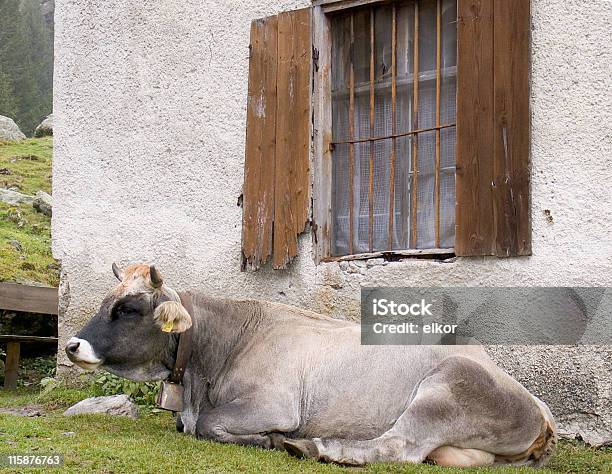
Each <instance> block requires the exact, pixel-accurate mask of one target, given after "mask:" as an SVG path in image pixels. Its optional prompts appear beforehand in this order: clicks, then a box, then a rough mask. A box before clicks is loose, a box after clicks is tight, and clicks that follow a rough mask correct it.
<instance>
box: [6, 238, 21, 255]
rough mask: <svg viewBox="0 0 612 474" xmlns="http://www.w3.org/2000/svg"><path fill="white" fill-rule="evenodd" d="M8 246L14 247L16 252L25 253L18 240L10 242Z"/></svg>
mask: <svg viewBox="0 0 612 474" xmlns="http://www.w3.org/2000/svg"><path fill="white" fill-rule="evenodd" d="M8 244H9V245H10V246H11V247H13V248H14V249H15V250H17V252H23V247H22V245H21V242H19V241H18V240H9V241H8Z"/></svg>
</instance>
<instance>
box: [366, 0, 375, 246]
mask: <svg viewBox="0 0 612 474" xmlns="http://www.w3.org/2000/svg"><path fill="white" fill-rule="evenodd" d="M374 20H375V13H374V7H372V8H370V137H372V136H373V135H374V125H375V114H374V112H375V111H374V106H375V104H374V81H375V79H376V76H375V71H374V68H375V61H374V60H375V58H374V55H375V50H374V46H375V38H374ZM368 205H369V211H370V216H369V222H368V248H369V250H370V252H372V251H373V249H374V143H370V183H369V188H368Z"/></svg>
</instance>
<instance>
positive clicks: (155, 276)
mask: <svg viewBox="0 0 612 474" xmlns="http://www.w3.org/2000/svg"><path fill="white" fill-rule="evenodd" d="M150 274H151V286H152V287H153V288H160V287H161V286H162V285H163V284H164V279H163V278H162V276H161V275H160V274H159V272H158V271H157V270H156V269H155V266H154V265H151V268H150Z"/></svg>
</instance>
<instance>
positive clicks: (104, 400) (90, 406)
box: [64, 395, 138, 418]
mask: <svg viewBox="0 0 612 474" xmlns="http://www.w3.org/2000/svg"><path fill="white" fill-rule="evenodd" d="M92 413H99V414H103V415H114V416H127V417H130V418H138V406H137V405H136V404H135V403H134V402H133V401H132V399H131V398H130V397H128V396H127V395H112V396H110V397H93V398H86V399H85V400H81V401H80V402H79V403H77V404H76V405H73V406H71V407H70V408H68V410H66V411H65V412H64V415H65V416H73V415H87V414H92Z"/></svg>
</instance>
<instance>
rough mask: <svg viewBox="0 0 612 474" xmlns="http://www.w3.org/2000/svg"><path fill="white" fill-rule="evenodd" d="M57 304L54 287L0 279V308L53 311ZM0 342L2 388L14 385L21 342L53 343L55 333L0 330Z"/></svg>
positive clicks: (48, 312) (42, 311) (55, 341)
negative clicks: (2, 349)
mask: <svg viewBox="0 0 612 474" xmlns="http://www.w3.org/2000/svg"><path fill="white" fill-rule="evenodd" d="M57 307H58V294H57V288H51V287H46V286H26V285H18V284H14V283H0V309H4V310H9V311H21V312H25V313H42V314H48V315H57V313H58V311H57ZM0 342H6V365H5V368H4V388H6V389H14V388H16V387H17V372H18V369H19V357H20V354H21V344H22V343H46V344H49V343H53V344H57V337H41V336H28V335H1V334H0Z"/></svg>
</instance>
